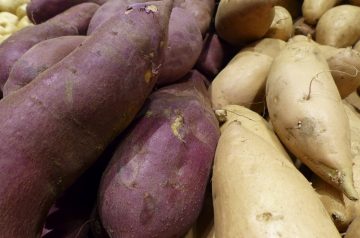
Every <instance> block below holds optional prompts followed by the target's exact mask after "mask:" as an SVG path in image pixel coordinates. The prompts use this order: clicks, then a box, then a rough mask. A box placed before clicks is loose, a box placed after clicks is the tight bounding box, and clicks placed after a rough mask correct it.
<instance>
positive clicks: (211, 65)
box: [196, 34, 227, 78]
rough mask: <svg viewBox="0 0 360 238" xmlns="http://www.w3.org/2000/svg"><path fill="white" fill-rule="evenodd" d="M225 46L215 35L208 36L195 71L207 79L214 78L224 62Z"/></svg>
mask: <svg viewBox="0 0 360 238" xmlns="http://www.w3.org/2000/svg"><path fill="white" fill-rule="evenodd" d="M226 55H227V54H226V46H224V45H223V43H222V42H221V41H220V39H219V36H218V35H217V34H209V35H208V36H207V37H206V38H205V40H204V46H203V49H202V51H201V54H200V56H199V59H198V61H197V63H196V69H197V70H199V71H200V72H201V73H203V74H204V75H205V76H207V77H209V78H214V77H215V76H216V75H217V74H218V73H219V72H220V71H221V69H222V68H223V66H224V64H225V60H226Z"/></svg>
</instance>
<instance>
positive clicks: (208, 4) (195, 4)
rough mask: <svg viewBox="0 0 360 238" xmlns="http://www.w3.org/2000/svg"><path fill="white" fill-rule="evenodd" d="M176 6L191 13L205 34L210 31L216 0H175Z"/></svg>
mask: <svg viewBox="0 0 360 238" xmlns="http://www.w3.org/2000/svg"><path fill="white" fill-rule="evenodd" d="M175 6H179V7H181V8H184V9H185V10H186V11H188V12H189V13H191V14H192V15H193V16H194V17H195V19H196V24H197V25H198V26H199V28H200V31H201V33H202V34H203V35H205V33H206V32H207V31H208V29H209V26H210V22H211V18H212V16H213V13H214V10H215V0H196V1H194V0H175Z"/></svg>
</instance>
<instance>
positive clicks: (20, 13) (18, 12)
mask: <svg viewBox="0 0 360 238" xmlns="http://www.w3.org/2000/svg"><path fill="white" fill-rule="evenodd" d="M26 6H27V3H24V4H21V5H20V6H18V7H17V8H16V15H17V16H18V17H19V18H20V19H21V18H22V17H24V16H26Z"/></svg>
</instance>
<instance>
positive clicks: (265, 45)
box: [241, 38, 286, 58]
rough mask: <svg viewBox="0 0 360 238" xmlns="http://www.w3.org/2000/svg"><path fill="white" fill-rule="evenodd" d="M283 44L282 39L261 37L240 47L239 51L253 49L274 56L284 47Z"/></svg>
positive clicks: (284, 43)
mask: <svg viewBox="0 0 360 238" xmlns="http://www.w3.org/2000/svg"><path fill="white" fill-rule="evenodd" d="M285 45H286V42H285V41H283V40H279V39H273V38H263V39H261V40H259V41H256V42H254V43H252V44H250V45H247V46H246V47H245V48H243V49H241V52H244V51H253V52H257V53H260V54H264V55H268V56H270V57H272V58H275V57H276V56H277V54H279V52H280V51H281V50H282V49H283V48H284V47H285Z"/></svg>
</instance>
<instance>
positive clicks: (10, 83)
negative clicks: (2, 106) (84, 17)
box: [3, 36, 86, 97]
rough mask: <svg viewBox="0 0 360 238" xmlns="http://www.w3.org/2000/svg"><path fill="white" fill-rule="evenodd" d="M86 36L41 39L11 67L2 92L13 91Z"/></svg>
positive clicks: (53, 62)
mask: <svg viewBox="0 0 360 238" xmlns="http://www.w3.org/2000/svg"><path fill="white" fill-rule="evenodd" d="M85 39H86V36H61V37H57V38H53V39H50V40H45V41H42V42H40V43H38V44H36V45H35V46H33V47H32V48H31V49H29V50H28V51H27V52H26V53H25V54H24V55H23V56H21V58H20V59H19V60H18V61H16V63H15V64H14V66H13V67H12V69H11V71H10V74H9V78H8V80H7V81H6V83H5V85H4V90H3V94H4V97H6V96H7V95H8V94H10V93H13V92H15V91H16V90H18V89H19V88H22V87H24V86H25V85H27V84H28V83H30V82H31V81H32V80H33V79H35V78H36V77H37V76H38V75H39V74H40V73H42V72H44V71H45V70H47V69H48V68H50V67H51V66H53V65H54V64H56V63H58V62H59V61H61V60H62V59H63V58H65V56H67V55H68V54H70V53H71V52H72V51H73V50H74V49H75V48H76V47H78V46H79V45H80V44H81V43H82V42H83V41H84V40H85Z"/></svg>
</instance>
